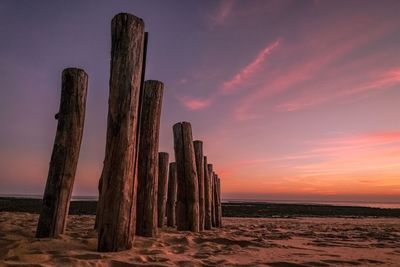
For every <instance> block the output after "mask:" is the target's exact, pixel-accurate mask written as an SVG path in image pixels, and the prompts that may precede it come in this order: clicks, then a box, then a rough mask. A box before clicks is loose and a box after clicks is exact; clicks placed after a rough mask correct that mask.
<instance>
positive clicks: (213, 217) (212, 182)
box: [207, 164, 215, 227]
mask: <svg viewBox="0 0 400 267" xmlns="http://www.w3.org/2000/svg"><path fill="white" fill-rule="evenodd" d="M207 169H208V175H209V176H210V189H211V226H212V227H215V195H214V171H213V165H212V164H208V165H207Z"/></svg>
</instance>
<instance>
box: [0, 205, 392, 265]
mask: <svg viewBox="0 0 400 267" xmlns="http://www.w3.org/2000/svg"><path fill="white" fill-rule="evenodd" d="M37 219H38V215H37V214H31V213H18V212H0V266H15V265H18V266H19V265H21V264H30V265H29V266H142V265H148V266H203V265H209V266H215V265H219V266H400V219H371V218H368V219H362V218H361V219H354V218H290V219H281V218H279V219H278V218H277V219H275V218H257V219H251V218H224V220H223V222H224V228H223V229H218V230H212V231H205V232H203V233H197V234H193V233H189V232H177V231H176V230H174V229H163V230H162V231H160V234H159V237H158V238H143V237H137V238H136V241H135V248H134V249H132V250H129V251H124V252H118V253H98V252H96V243H97V240H96V239H97V238H96V232H94V231H93V230H92V228H93V223H94V216H91V215H85V216H69V221H68V227H67V232H66V234H65V235H62V236H60V237H59V238H57V239H53V240H50V239H42V240H40V239H37V238H34V233H35V227H36V223H37Z"/></svg>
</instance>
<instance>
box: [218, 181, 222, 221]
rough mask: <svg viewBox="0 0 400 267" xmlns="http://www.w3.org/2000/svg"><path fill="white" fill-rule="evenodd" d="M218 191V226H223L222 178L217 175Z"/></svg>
mask: <svg viewBox="0 0 400 267" xmlns="http://www.w3.org/2000/svg"><path fill="white" fill-rule="evenodd" d="M217 193H218V227H222V202H221V179H220V178H219V177H218V175H217Z"/></svg>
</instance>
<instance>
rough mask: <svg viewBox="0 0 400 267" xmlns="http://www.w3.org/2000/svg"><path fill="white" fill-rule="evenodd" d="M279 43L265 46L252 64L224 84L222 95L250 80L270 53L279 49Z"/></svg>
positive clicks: (278, 41)
mask: <svg viewBox="0 0 400 267" xmlns="http://www.w3.org/2000/svg"><path fill="white" fill-rule="evenodd" d="M280 42H281V41H280V40H279V39H278V40H276V41H275V42H274V43H272V44H269V45H267V46H266V47H265V48H263V49H262V50H261V51H260V52H259V53H258V55H257V56H256V57H255V58H254V59H253V61H252V62H250V63H249V64H248V65H246V66H245V67H244V68H243V69H241V70H240V71H239V72H238V73H237V74H236V75H235V76H234V77H233V78H232V79H231V80H229V81H226V82H224V83H223V86H222V93H225V94H226V93H232V92H233V91H234V90H236V89H237V88H238V87H240V86H242V85H243V83H244V82H246V81H247V80H248V79H249V78H251V76H252V75H253V74H255V72H256V71H257V70H259V69H260V67H261V65H262V64H263V63H264V62H265V60H266V59H267V58H268V56H269V55H270V54H271V53H272V51H273V50H274V49H275V48H277V47H279V45H280Z"/></svg>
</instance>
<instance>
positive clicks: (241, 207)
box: [0, 197, 400, 218]
mask: <svg viewBox="0 0 400 267" xmlns="http://www.w3.org/2000/svg"><path fill="white" fill-rule="evenodd" d="M41 204H42V200H41V199H33V198H15V197H0V212H2V211H3V212H28V213H34V214H38V213H40V209H41ZM96 205H97V201H86V200H85V201H71V204H70V211H69V214H71V215H95V214H96ZM222 212H223V216H224V217H242V218H274V217H278V218H279V217H282V218H290V217H382V218H400V209H392V208H371V207H360V206H335V205H324V204H288V203H262V202H247V203H245V202H238V203H235V202H228V203H226V202H225V203H222Z"/></svg>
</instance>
